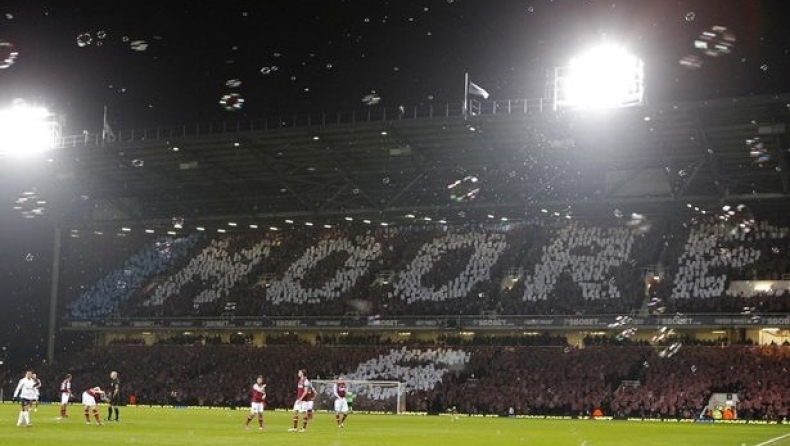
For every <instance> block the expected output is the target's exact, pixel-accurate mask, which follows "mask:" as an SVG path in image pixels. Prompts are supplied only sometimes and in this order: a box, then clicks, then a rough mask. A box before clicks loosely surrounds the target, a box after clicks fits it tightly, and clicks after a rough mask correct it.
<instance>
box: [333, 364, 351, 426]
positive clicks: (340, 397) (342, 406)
mask: <svg viewBox="0 0 790 446" xmlns="http://www.w3.org/2000/svg"><path fill="white" fill-rule="evenodd" d="M347 393H348V387H346V381H345V380H344V379H343V377H342V376H341V377H339V378H338V379H337V382H336V383H335V386H334V394H335V421H336V422H337V427H339V428H341V429H343V428H344V427H346V426H345V422H346V418H348V401H346V394H347Z"/></svg>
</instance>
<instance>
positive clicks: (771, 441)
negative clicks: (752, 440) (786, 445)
mask: <svg viewBox="0 0 790 446" xmlns="http://www.w3.org/2000/svg"><path fill="white" fill-rule="evenodd" d="M787 437H790V434H784V435H780V436H778V437H774V438H771V439H769V440H765V441H764V442H762V443H757V444H756V445H754V446H766V445H769V444H771V443H775V442H777V441H779V440H781V439H783V438H787Z"/></svg>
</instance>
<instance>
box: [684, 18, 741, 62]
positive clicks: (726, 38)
mask: <svg viewBox="0 0 790 446" xmlns="http://www.w3.org/2000/svg"><path fill="white" fill-rule="evenodd" d="M735 41H736V38H735V34H733V33H732V32H731V31H729V30H728V29H727V28H726V27H724V26H718V25H716V26H713V27H711V29H709V30H707V31H703V32H702V34H700V36H699V38H697V40H695V41H694V48H696V49H698V50H700V51H702V53H703V54H705V55H707V56H710V57H719V56H723V55H726V54H730V53H731V52H732V48H733V47H734V46H735Z"/></svg>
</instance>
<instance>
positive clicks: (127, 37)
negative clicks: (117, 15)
mask: <svg viewBox="0 0 790 446" xmlns="http://www.w3.org/2000/svg"><path fill="white" fill-rule="evenodd" d="M128 41H129V36H123V37H121V42H124V43H126V42H128Z"/></svg>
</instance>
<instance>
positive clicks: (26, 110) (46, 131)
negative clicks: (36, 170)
mask: <svg viewBox="0 0 790 446" xmlns="http://www.w3.org/2000/svg"><path fill="white" fill-rule="evenodd" d="M58 128H59V126H58V122H57V119H56V117H55V115H54V114H53V113H51V112H50V111H49V110H47V109H46V108H45V107H36V106H32V105H29V104H27V103H26V102H25V101H23V100H21V99H16V100H14V102H13V104H12V106H11V107H10V108H7V109H4V110H0V157H20V156H30V155H35V154H40V153H44V152H47V151H49V150H52V149H54V148H55V147H57V141H58V136H59V135H58V134H59V132H58Z"/></svg>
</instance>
